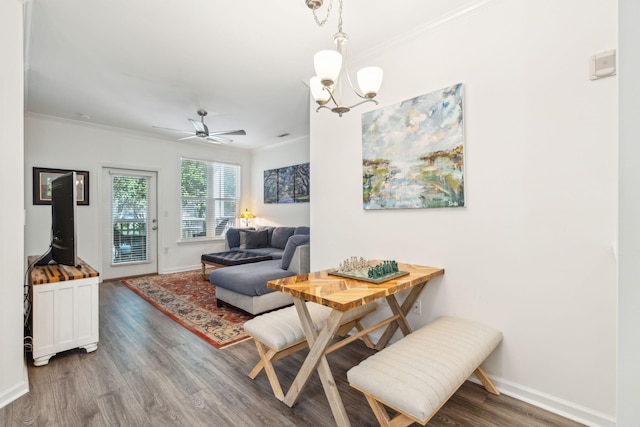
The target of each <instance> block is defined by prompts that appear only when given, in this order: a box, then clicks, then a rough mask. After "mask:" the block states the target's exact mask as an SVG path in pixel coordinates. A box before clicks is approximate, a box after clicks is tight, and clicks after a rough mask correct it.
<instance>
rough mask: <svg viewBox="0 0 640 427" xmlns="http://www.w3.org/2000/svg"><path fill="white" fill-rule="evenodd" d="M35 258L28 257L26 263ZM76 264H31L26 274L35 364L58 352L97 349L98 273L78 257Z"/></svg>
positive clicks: (39, 363)
mask: <svg viewBox="0 0 640 427" xmlns="http://www.w3.org/2000/svg"><path fill="white" fill-rule="evenodd" d="M37 258H38V257H37V256H30V257H29V264H31V263H32V262H33V261H35V260H36V259H37ZM78 264H79V265H78V266H76V267H72V266H68V265H61V264H56V265H45V266H34V267H33V269H32V270H31V272H30V274H29V283H30V284H31V296H32V298H31V304H32V307H31V319H30V320H31V333H32V338H33V365H34V366H43V365H46V364H48V363H49V359H50V358H51V357H52V356H55V355H56V354H57V353H59V352H61V351H65V350H71V349H73V348H84V349H85V350H86V351H87V353H91V352H92V351H95V350H96V349H97V348H98V283H99V275H100V274H99V273H98V272H97V271H96V270H94V269H93V268H92V267H91V266H90V265H89V264H87V263H85V262H84V261H82V260H81V259H78Z"/></svg>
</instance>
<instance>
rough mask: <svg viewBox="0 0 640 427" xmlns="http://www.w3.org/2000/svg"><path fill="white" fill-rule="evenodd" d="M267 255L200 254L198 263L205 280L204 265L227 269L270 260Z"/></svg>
mask: <svg viewBox="0 0 640 427" xmlns="http://www.w3.org/2000/svg"><path fill="white" fill-rule="evenodd" d="M270 259H271V256H269V255H258V254H254V253H251V252H243V251H227V252H216V253H211V254H202V256H201V257H200V262H201V263H202V278H203V279H205V280H207V279H208V277H207V274H206V273H205V265H206V264H209V265H213V266H215V267H229V266H232V265H241V264H251V263H253V262H260V261H267V260H270Z"/></svg>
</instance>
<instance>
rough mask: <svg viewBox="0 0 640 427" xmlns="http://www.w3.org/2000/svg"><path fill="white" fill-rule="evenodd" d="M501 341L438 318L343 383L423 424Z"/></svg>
mask: <svg viewBox="0 0 640 427" xmlns="http://www.w3.org/2000/svg"><path fill="white" fill-rule="evenodd" d="M501 340H502V334H501V333H500V332H498V331H496V330H494V329H492V328H490V327H488V326H485V325H482V324H479V323H475V322H470V321H467V320H463V319H458V318H454V317H440V318H438V319H436V320H435V321H433V322H432V323H430V324H428V325H426V326H423V327H422V328H420V329H418V330H417V331H415V332H413V333H411V334H409V335H407V336H406V337H404V338H402V339H401V340H400V341H398V342H396V343H395V344H393V345H391V346H389V347H387V348H385V349H383V350H382V351H380V352H378V353H376V354H374V355H372V356H370V357H368V358H367V359H365V360H364V361H362V362H361V363H360V364H359V365H357V366H355V367H353V368H351V369H350V370H349V371H348V372H347V378H348V380H349V383H350V384H352V385H353V386H355V387H356V388H358V389H360V390H362V391H364V392H367V393H369V394H371V395H373V396H376V397H377V398H378V399H379V400H381V401H383V402H385V403H386V404H388V405H389V406H391V407H393V408H395V409H397V410H400V411H401V412H404V413H405V414H407V415H410V416H412V417H413V418H415V419H417V420H422V421H423V422H424V421H425V420H426V419H427V417H429V416H431V414H432V413H433V412H434V411H435V410H437V409H438V408H439V407H440V405H441V404H442V403H443V402H445V401H446V400H447V399H448V398H449V396H450V395H451V394H452V393H453V392H454V391H455V390H457V388H458V387H459V386H460V385H461V384H462V383H463V382H464V381H465V380H466V379H467V378H468V377H469V376H470V375H471V374H472V373H473V371H475V370H476V368H477V367H478V366H480V364H481V363H482V362H483V361H484V360H485V359H486V358H487V357H488V356H489V354H491V352H492V351H493V350H494V349H495V348H496V346H497V345H498V344H499V343H500V341H501Z"/></svg>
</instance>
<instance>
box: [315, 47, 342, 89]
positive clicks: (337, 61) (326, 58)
mask: <svg viewBox="0 0 640 427" xmlns="http://www.w3.org/2000/svg"><path fill="white" fill-rule="evenodd" d="M313 66H314V68H315V70H316V75H317V76H318V77H319V78H320V82H321V83H322V84H323V85H325V86H331V85H332V84H334V83H335V82H336V80H338V76H339V75H340V69H341V68H342V55H341V54H340V53H339V52H337V51H335V50H321V51H320V52H318V53H316V54H315V55H314V57H313Z"/></svg>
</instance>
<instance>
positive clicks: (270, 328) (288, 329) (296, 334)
mask: <svg viewBox="0 0 640 427" xmlns="http://www.w3.org/2000/svg"><path fill="white" fill-rule="evenodd" d="M306 304H307V309H308V310H309V314H310V315H311V318H312V319H313V322H314V324H315V325H316V330H317V331H320V330H321V329H322V328H323V327H324V324H325V322H326V321H327V319H328V318H329V314H331V308H329V307H325V306H324V305H321V304H316V303H314V302H307V303H306ZM373 305H375V303H369V304H365V305H363V306H360V307H357V308H354V309H353V310H349V311H348V312H347V314H346V316H345V317H344V318H343V319H342V322H341V323H342V324H344V323H347V322H349V321H350V320H353V319H355V318H358V317H360V316H361V315H362V314H363V313H365V312H367V311H371V310H372V309H374V307H373ZM244 330H245V331H246V332H247V333H248V334H249V335H251V336H253V337H254V338H256V339H257V340H258V341H260V342H262V343H264V344H266V345H268V346H269V347H271V348H273V349H275V350H280V349H282V348H284V347H286V346H288V345H291V344H293V343H295V342H298V341H300V340H303V339H305V336H304V331H303V330H302V325H301V324H300V318H299V317H298V312H297V311H296V308H295V307H294V306H291V307H286V308H282V309H280V310H276V311H272V312H269V313H265V314H261V315H260V316H256V317H254V318H253V319H251V320H248V321H247V322H245V324H244Z"/></svg>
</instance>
